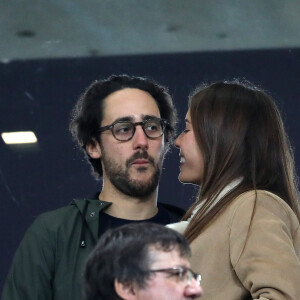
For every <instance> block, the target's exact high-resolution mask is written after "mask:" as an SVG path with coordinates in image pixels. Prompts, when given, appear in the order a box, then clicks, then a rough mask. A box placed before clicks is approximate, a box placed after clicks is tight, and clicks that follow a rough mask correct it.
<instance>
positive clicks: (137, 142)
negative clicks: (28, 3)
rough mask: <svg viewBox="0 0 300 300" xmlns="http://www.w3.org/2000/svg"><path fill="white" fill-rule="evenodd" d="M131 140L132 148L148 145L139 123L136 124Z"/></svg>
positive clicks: (142, 147) (143, 147)
mask: <svg viewBox="0 0 300 300" xmlns="http://www.w3.org/2000/svg"><path fill="white" fill-rule="evenodd" d="M132 141H133V147H134V149H139V148H141V149H148V147H149V140H148V137H147V136H146V134H145V132H144V130H143V128H142V126H140V125H137V126H136V128H135V133H134V135H133V137H132Z"/></svg>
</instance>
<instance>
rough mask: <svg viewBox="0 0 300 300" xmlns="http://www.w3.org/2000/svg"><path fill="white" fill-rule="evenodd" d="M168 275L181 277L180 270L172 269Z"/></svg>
mask: <svg viewBox="0 0 300 300" xmlns="http://www.w3.org/2000/svg"><path fill="white" fill-rule="evenodd" d="M168 274H169V276H170V277H177V278H180V277H181V275H180V274H181V272H180V271H172V272H170V273H168Z"/></svg>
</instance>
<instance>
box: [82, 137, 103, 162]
mask: <svg viewBox="0 0 300 300" xmlns="http://www.w3.org/2000/svg"><path fill="white" fill-rule="evenodd" d="M85 149H86V151H87V153H88V154H89V156H90V157H91V158H95V159H97V158H101V157H102V151H101V148H100V145H99V143H98V142H96V141H92V142H91V143H90V144H87V145H86V147H85Z"/></svg>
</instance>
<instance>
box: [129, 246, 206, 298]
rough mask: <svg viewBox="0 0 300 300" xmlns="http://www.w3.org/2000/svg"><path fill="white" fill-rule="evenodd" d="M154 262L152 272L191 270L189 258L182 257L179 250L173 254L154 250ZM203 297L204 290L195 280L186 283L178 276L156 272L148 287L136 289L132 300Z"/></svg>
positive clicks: (152, 252)
mask: <svg viewBox="0 0 300 300" xmlns="http://www.w3.org/2000/svg"><path fill="white" fill-rule="evenodd" d="M151 257H152V258H153V262H152V264H151V267H150V269H151V270H158V269H165V268H172V267H187V268H190V262H189V261H188V259H187V258H185V257H182V256H180V254H179V251H178V250H177V249H174V250H172V251H171V252H164V251H159V250H156V249H153V250H152V251H151ZM201 295H202V288H201V286H200V285H198V283H197V282H196V280H195V279H192V281H191V282H186V281H184V280H182V279H180V278H179V277H178V276H176V275H175V274H174V275H171V274H168V273H164V272H155V273H153V275H152V277H151V278H150V279H149V280H148V281H147V286H146V287H145V288H143V289H135V295H133V297H131V300H150V299H155V300H170V299H172V300H187V299H196V298H197V297H200V296H201Z"/></svg>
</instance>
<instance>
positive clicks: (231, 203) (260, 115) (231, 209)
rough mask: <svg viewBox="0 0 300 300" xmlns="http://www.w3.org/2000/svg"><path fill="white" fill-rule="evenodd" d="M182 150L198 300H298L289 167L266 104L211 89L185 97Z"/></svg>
mask: <svg viewBox="0 0 300 300" xmlns="http://www.w3.org/2000/svg"><path fill="white" fill-rule="evenodd" d="M175 145H176V146H177V147H178V148H180V175H179V180H180V181H181V182H183V183H192V184H196V185H199V186H200V189H199V193H198V196H197V201H196V202H195V203H194V205H193V206H192V207H191V208H190V209H189V210H188V212H187V213H186V215H185V216H184V218H183V220H185V221H183V222H181V223H180V224H178V223H177V224H173V226H172V225H171V227H173V228H175V229H176V228H179V231H180V230H181V231H184V235H185V236H186V237H187V239H188V240H189V242H190V243H191V248H192V253H193V257H192V262H191V265H192V266H193V268H194V269H195V271H197V272H200V273H201V274H202V279H203V280H202V283H203V284H202V285H203V291H204V295H203V297H202V298H203V299H212V300H219V299H222V300H237V299H260V300H262V299H264V300H265V299H275V300H277V299H278V300H279V299H300V259H299V257H300V228H299V219H300V213H299V204H298V191H297V188H296V183H295V181H296V180H295V174H294V161H293V156H292V151H291V148H290V144H289V141H288V137H287V136H286V133H285V131H284V128H283V124H282V120H281V117H280V113H279V111H278V109H277V107H276V105H275V103H274V102H273V101H272V99H271V98H270V97H269V96H268V95H267V94H266V93H264V92H263V91H260V90H258V89H257V88H255V87H253V86H251V85H250V84H249V83H241V82H238V81H235V82H217V83H214V84H212V85H210V86H206V87H202V88H200V89H197V90H196V91H195V92H194V93H193V94H192V96H191V97H190V103H189V110H188V112H187V115H186V129H185V130H184V131H183V132H182V133H181V134H180V136H179V137H178V138H177V140H176V141H175Z"/></svg>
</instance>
